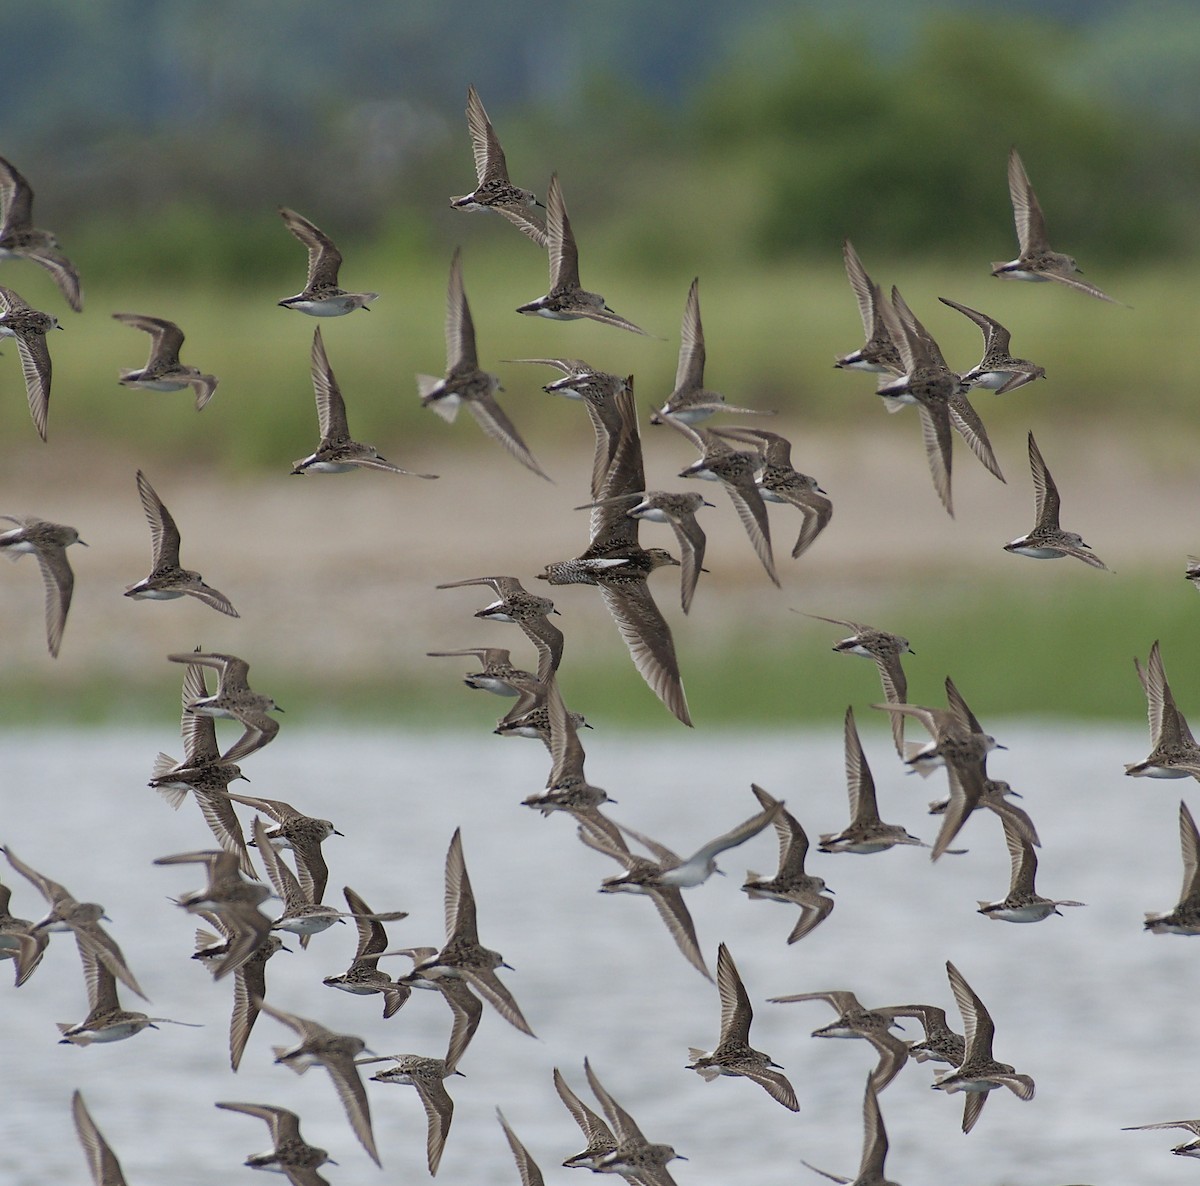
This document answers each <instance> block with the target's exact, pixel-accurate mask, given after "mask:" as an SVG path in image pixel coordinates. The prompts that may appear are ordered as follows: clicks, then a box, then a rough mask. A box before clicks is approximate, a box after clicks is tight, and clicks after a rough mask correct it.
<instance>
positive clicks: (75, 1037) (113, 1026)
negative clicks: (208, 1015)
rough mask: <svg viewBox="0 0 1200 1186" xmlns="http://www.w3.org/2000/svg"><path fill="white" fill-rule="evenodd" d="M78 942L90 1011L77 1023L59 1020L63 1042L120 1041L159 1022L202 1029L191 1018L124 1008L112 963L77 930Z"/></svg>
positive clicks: (76, 1043) (152, 1027)
mask: <svg viewBox="0 0 1200 1186" xmlns="http://www.w3.org/2000/svg"><path fill="white" fill-rule="evenodd" d="M75 945H76V947H78V949H79V959H80V961H81V962H82V964H83V979H84V981H85V983H86V984H87V993H88V1015H87V1016H86V1017H85V1018H84V1019H83V1020H82V1021H81V1022H79V1023H78V1024H77V1025H72V1024H71V1023H70V1022H66V1021H60V1022H58V1031H59V1033H61V1034H62V1037H61V1038H60V1039H59V1044H60V1045H69V1046H90V1045H91V1044H92V1043H93V1042H120V1041H122V1040H123V1039H125V1038H132V1037H133V1036H134V1034H140V1033H141V1032H142V1030H144V1029H158V1023H159V1022H166V1023H168V1024H170V1025H186V1026H188V1027H189V1028H194V1029H198V1028H200V1027H199V1026H195V1025H194V1024H193V1023H192V1022H190V1021H173V1020H172V1019H171V1018H170V1017H148V1016H147V1015H146V1014H145V1013H137V1012H133V1011H131V1010H128V1009H122V1008H121V1002H120V1000H119V999H118V997H117V979H116V977H115V976H114V975H113V974H112V972H111V971H110V970H109V968H108V966H107V965H106V964H104V963H101V961H100V960H99V959H98V958H97V954H96V950H95V949H94V948H93V947H92V946H91V945H90V944H88V943H85V941H84V940H83V939H81V938H80V937H79V932H78V931H76V934H75Z"/></svg>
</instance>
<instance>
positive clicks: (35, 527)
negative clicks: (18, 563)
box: [0, 515, 87, 659]
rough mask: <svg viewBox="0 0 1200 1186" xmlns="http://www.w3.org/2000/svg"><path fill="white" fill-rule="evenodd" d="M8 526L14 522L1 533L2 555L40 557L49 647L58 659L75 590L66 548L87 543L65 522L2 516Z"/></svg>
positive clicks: (31, 516)
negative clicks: (28, 554) (31, 555)
mask: <svg viewBox="0 0 1200 1186" xmlns="http://www.w3.org/2000/svg"><path fill="white" fill-rule="evenodd" d="M0 519H5V520H7V521H8V522H9V523H15V524H16V527H11V528H9V529H8V530H7V531H0V552H2V553H3V554H4V555H5V556H7V557H8V558H9V559H10V560H14V561H15V560H20V558H21V557H22V556H24V555H26V554H27V553H32V554H33V555H34V556H36V557H37V562H38V567H39V568H40V569H41V570H42V584H43V585H44V586H45V589H46V646H47V647H48V648H49V651H50V654H51V656H52V657H53V658H55V659H57V658H58V651H59V648H60V647H61V646H62V636H63V627H65V626H66V624H67V611H68V610H69V609H70V608H71V594H72V593H73V592H74V590H75V573H74V572H73V571H72V570H71V563H70V561H69V560H68V559H67V549H68V548H69V547H70V546H71V545H72V544H81V545H82V546H83V547H85V548H86V547H87V544H86V543H84V541H83V540H81V539H80V538H79V532H78V531H76V529H75V528H74V527H68V526H67V525H66V524H65V523H51V522H49V521H48V520H46V519H39V518H37V517H36V516H34V515H24V516H18V515H0Z"/></svg>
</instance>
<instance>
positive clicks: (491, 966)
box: [400, 828, 534, 1037]
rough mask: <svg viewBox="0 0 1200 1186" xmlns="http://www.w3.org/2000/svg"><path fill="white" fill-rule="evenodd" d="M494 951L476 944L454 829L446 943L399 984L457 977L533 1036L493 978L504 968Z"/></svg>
mask: <svg viewBox="0 0 1200 1186" xmlns="http://www.w3.org/2000/svg"><path fill="white" fill-rule="evenodd" d="M508 967H509V965H508V964H506V963H505V962H504V957H503V956H502V955H501V954H500V953H499V952H498V951H491V950H489V949H488V948H486V947H484V946H483V945H482V944H481V943H480V942H479V928H478V925H477V923H476V917H475V894H474V892H473V891H472V889H471V880H470V878H469V877H468V876H467V864H466V860H465V858H464V857H463V848H462V833H461V832H460V830H459V829H458V828H455V830H454V835H453V836H452V837H451V838H450V847H449V849H447V851H446V942H445V945H444V946H443V947H442V948H441V950H440V951H438V952H436V953H435V954H434V955H431V956H428V957H426V958H425V959H422V960H419V961H418V962H417V963H416V965H415V966H414V967H413V970H412V971H411V972H410V973H408V975H407V976H403V977H401V978H400V983H412V982H413V981H416V980H437V979H440V978H442V977H444V976H457V977H460V978H461V979H463V980H466V981H467V982H468V983H469V984H470V985H471V987H472V988H473V989H475V991H476V992H478V993H479V995H480V996H482V997H483V998H484V1000H486V1001H487V1002H488V1003H489V1004H490V1005H491V1006H492V1007H493V1008H494V1009H495V1010H496V1012H497V1013H499V1014H500V1016H501V1017H503V1018H504V1020H505V1021H507V1022H508V1023H509V1024H510V1025H512V1026H514V1027H515V1028H517V1029H519V1030H520V1031H521V1032H522V1033H523V1034H528V1035H529V1036H530V1037H533V1036H534V1033H533V1030H531V1029H530V1028H529V1022H527V1021H526V1020H525V1018H524V1016H523V1015H522V1013H521V1010H520V1008H519V1007H518V1005H517V1002H516V1001H515V1000H513V997H512V994H511V993H510V992H509V991H508V989H507V988H505V987H504V985H503V984H502V983H501V981H500V978H499V977H498V976H497V975H496V969H497V968H508Z"/></svg>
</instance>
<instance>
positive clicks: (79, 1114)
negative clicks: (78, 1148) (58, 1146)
mask: <svg viewBox="0 0 1200 1186" xmlns="http://www.w3.org/2000/svg"><path fill="white" fill-rule="evenodd" d="M71 1115H72V1116H73V1117H74V1120H75V1132H76V1134H77V1135H78V1137H79V1143H80V1144H81V1145H82V1146H83V1155H84V1156H85V1157H86V1158H87V1162H88V1169H89V1170H90V1171H91V1174H92V1182H93V1186H126V1183H125V1175H124V1173H123V1172H122V1171H121V1163H120V1162H119V1161H118V1160H117V1155H116V1154H115V1153H114V1152H113V1151H112V1147H111V1146H110V1145H109V1143H108V1142H107V1141H106V1140H105V1139H104V1135H103V1134H102V1133H101V1132H100V1130H99V1129H98V1128H97V1127H96V1122H95V1121H94V1120H93V1119H92V1115H91V1113H90V1112H89V1111H88V1110H87V1105H86V1104H85V1103H84V1102H83V1096H82V1095H81V1094H80V1092H79V1091H78V1089H76V1091H75V1092H74V1093H73V1094H72V1096H71Z"/></svg>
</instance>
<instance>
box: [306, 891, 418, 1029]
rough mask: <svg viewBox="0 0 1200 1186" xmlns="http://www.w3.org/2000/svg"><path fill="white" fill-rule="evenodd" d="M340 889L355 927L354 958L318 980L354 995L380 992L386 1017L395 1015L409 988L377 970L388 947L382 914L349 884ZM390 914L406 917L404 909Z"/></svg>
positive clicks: (407, 994) (405, 999)
mask: <svg viewBox="0 0 1200 1186" xmlns="http://www.w3.org/2000/svg"><path fill="white" fill-rule="evenodd" d="M342 893H343V895H344V896H345V899H346V908H347V909H348V910H349V912H350V915H351V917H352V918H353V919H354V925H355V927H356V928H357V929H358V945H357V947H355V949H354V959H353V960H352V961H351V963H350V967H349V968H347V969H346V971H345V972H343V973H342V974H341V975H340V976H326V977H325V978H324V980H322V981H321V983H322V984H324V985H327V986H328V987H329V988H340V989H341V990H342V991H343V992H349V993H354V994H356V995H357V996H369V995H371V994H373V993H381V994H382V995H383V1016H384V1019H385V1020H386V1019H387V1018H389V1017H392V1016H394V1015H395V1014H396V1012H397V1011H398V1010H399V1009H400V1007H401V1006H402V1005H403V1004H404V1003H405V1001H407V1000H408V998H409V996H410V995H411V993H412V989H411V988H409V987H408V986H407V985H403V984H397V983H396V982H395V981H394V980H393V979H392V978H391V977H390V976H389V975H388V974H387V973H386V972H381V971H380V970H379V957H380V956H381V955H383V953H384V952H385V951H386V950H387V932H386V931H385V930H384V929H383V923H382V921H380V920H381V918H382V916H381V915H376V914H373V913H372V911H371V908H370V907H369V906H368V905H367V904H366V902H364V901H363V899H362V897H361V896H360V895H359V894H357V893H356V892H355V891H354V890H352V889H351V888H350V887H349V886H345V887H344V888H343V890H342ZM393 915H394V916H395V917H396V918H397V919H399V918H406V917H407V913H406V912H405V911H394V912H393ZM389 917H391V916H389Z"/></svg>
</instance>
